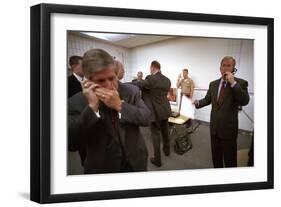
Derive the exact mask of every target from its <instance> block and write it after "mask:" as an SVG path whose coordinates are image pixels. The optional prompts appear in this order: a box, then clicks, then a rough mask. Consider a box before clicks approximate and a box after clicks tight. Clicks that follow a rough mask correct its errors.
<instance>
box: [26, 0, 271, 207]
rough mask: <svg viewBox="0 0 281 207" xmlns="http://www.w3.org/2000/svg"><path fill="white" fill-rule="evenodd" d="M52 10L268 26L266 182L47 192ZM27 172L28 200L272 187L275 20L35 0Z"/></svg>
mask: <svg viewBox="0 0 281 207" xmlns="http://www.w3.org/2000/svg"><path fill="white" fill-rule="evenodd" d="M54 13H61V14H81V15H99V16H111V17H133V18H149V19H161V20H180V21H193V22H207V23H230V24H245V25H263V26H266V27H267V77H268V79H267V83H268V85H267V94H268V96H267V116H268V117H267V127H268V131H267V181H264V182H249V183H237V184H218V185H203V186H202V185H201V186H186V187H167V188H153V189H137V190H121V191H106V192H85V193H73V194H51V191H50V189H51V183H50V176H51V175H50V169H51V160H50V148H51V143H50V136H51V134H50V128H51V126H50V122H51V113H50V112H51V109H50V107H51V104H50V100H51V92H50V87H51V71H50V66H51V65H50V58H51V55H50V53H51V44H50V32H51V22H50V16H51V14H54ZM30 24H31V37H30V38H31V39H30V40H31V46H30V47H31V57H30V62H31V152H30V156H31V169H30V170H31V174H30V181H31V182H30V192H31V193H30V199H31V200H32V201H35V202H38V203H53V202H70V201H88V200H102V199H119V198H133V197H146V196H165V195H179V194H195V193H210V192H224V191H241V190H255V189H271V188H273V184H274V182H273V180H274V179H273V177H274V170H273V167H274V166H273V163H274V162H273V154H274V151H273V150H274V147H273V131H274V129H273V126H274V121H273V120H274V112H273V110H274V106H273V100H274V97H273V94H274V88H273V85H274V82H273V61H274V59H273V57H274V54H273V52H274V50H273V44H274V35H273V34H274V32H273V29H274V20H273V19H272V18H259V17H245V16H228V15H213V14H195V13H182V12H168V11H153V10H135V9H121V8H104V7H89V6H72V5H56V4H39V5H35V6H32V7H31V21H30Z"/></svg>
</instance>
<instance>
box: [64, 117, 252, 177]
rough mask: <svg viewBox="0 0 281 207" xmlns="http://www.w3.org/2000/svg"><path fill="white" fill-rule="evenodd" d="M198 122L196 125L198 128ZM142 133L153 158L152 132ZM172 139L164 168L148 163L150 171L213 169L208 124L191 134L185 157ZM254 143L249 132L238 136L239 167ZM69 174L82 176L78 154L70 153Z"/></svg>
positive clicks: (245, 163)
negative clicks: (177, 152)
mask: <svg viewBox="0 0 281 207" xmlns="http://www.w3.org/2000/svg"><path fill="white" fill-rule="evenodd" d="M196 123H197V122H196V121H194V125H195V126H196ZM141 132H142V134H143V137H144V139H145V143H146V145H147V149H148V152H149V157H151V156H153V148H152V142H151V136H150V131H149V128H148V127H142V128H141ZM170 139H171V153H170V156H168V157H167V156H165V155H164V154H163V152H162V155H161V156H162V157H161V158H162V166H161V167H157V166H155V165H153V164H151V163H150V162H149V161H148V170H149V171H155V170H180V169H205V168H213V164H212V157H211V147H210V133H209V126H208V125H207V124H203V123H202V124H201V125H199V127H198V128H197V129H196V130H195V131H194V133H192V134H191V142H192V145H193V147H192V149H190V150H189V151H188V152H186V153H184V154H183V155H178V154H176V153H175V152H174V148H173V146H174V139H175V137H174V136H171V137H170ZM251 142H252V136H251V134H250V133H248V132H240V133H239V134H238V153H237V154H238V155H237V156H238V159H237V160H238V167H244V166H247V162H248V150H249V147H250V145H251ZM68 157H69V160H68V161H69V162H68V172H69V173H68V174H70V175H75V174H82V173H83V169H82V167H81V165H80V159H79V155H78V153H76V152H69V153H68Z"/></svg>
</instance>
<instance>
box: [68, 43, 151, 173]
mask: <svg viewBox="0 0 281 207" xmlns="http://www.w3.org/2000/svg"><path fill="white" fill-rule="evenodd" d="M115 67H116V64H115V63H114V60H113V59H112V57H111V56H110V54H108V53H107V52H106V51H104V50H101V49H91V50H88V51H87V52H86V53H85V54H84V56H83V62H82V68H83V72H84V75H85V77H86V78H87V80H86V81H83V83H82V88H83V92H80V93H77V94H75V95H74V96H73V97H71V98H70V99H69V100H68V148H69V151H79V152H80V151H84V152H85V153H83V154H82V156H81V153H80V156H81V162H82V165H83V167H84V173H85V174H92V173H114V172H132V171H146V170H147V149H146V146H145V143H144V140H143V137H142V135H141V133H140V129H139V126H148V125H149V119H150V115H151V112H150V110H149V109H148V108H147V106H146V105H145V104H144V102H143V100H142V99H141V96H140V93H139V89H138V88H137V87H135V86H133V85H130V84H123V83H121V82H119V81H118V80H117V76H116V73H115Z"/></svg>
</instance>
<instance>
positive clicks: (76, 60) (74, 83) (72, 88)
mask: <svg viewBox="0 0 281 207" xmlns="http://www.w3.org/2000/svg"><path fill="white" fill-rule="evenodd" d="M69 65H70V67H71V71H72V74H71V75H70V76H68V80H67V90H68V93H67V97H68V98H70V97H71V96H73V95H74V94H76V93H78V92H80V91H82V86H81V82H82V79H83V71H82V57H80V56H76V55H74V56H71V57H70V58H69Z"/></svg>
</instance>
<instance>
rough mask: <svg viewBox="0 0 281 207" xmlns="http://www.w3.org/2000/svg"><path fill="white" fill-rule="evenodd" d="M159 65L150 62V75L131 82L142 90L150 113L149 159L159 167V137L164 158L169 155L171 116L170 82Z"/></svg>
mask: <svg viewBox="0 0 281 207" xmlns="http://www.w3.org/2000/svg"><path fill="white" fill-rule="evenodd" d="M160 67H161V66H160V63H159V62H157V61H156V60H154V61H152V63H151V66H150V73H151V75H149V76H147V77H146V79H145V80H142V81H139V82H133V84H136V85H138V86H139V87H140V89H141V90H142V97H143V100H144V102H145V104H146V105H147V106H148V108H149V109H150V111H151V112H152V117H151V121H152V123H151V124H150V130H151V136H152V144H153V149H154V157H153V158H151V159H150V161H151V163H152V164H154V165H156V166H158V167H160V166H161V165H162V162H161V152H160V137H161V134H162V138H163V151H164V154H165V155H166V156H169V154H170V140H169V125H168V118H169V117H170V116H171V106H170V103H169V100H168V98H167V94H168V91H169V89H170V87H171V81H170V80H169V79H168V78H167V77H166V76H164V75H163V74H162V73H161V71H160Z"/></svg>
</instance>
